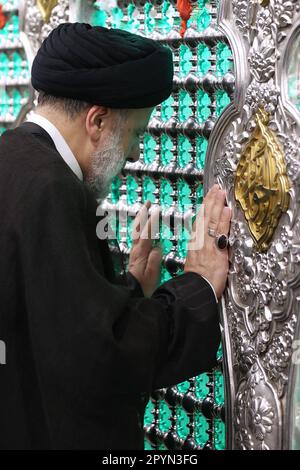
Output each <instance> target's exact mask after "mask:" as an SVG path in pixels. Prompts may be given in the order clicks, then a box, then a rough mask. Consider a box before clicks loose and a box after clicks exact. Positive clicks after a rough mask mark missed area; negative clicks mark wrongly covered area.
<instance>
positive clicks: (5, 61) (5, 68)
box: [0, 52, 9, 76]
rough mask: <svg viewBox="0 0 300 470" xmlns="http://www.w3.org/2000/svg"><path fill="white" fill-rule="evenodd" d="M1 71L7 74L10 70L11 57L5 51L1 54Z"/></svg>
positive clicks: (2, 73)
mask: <svg viewBox="0 0 300 470" xmlns="http://www.w3.org/2000/svg"><path fill="white" fill-rule="evenodd" d="M0 71H1V75H4V76H7V75H8V72H9V58H8V56H7V55H6V54H5V52H1V54H0Z"/></svg>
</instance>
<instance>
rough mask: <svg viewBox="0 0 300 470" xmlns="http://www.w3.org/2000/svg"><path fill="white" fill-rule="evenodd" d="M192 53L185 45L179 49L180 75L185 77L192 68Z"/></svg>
mask: <svg viewBox="0 0 300 470" xmlns="http://www.w3.org/2000/svg"><path fill="white" fill-rule="evenodd" d="M192 59H193V53H192V51H191V49H190V48H189V47H188V46H187V45H186V44H181V46H180V49H179V65H180V74H181V75H182V76H186V75H187V74H188V73H189V72H190V71H191V70H192V68H193V63H192Z"/></svg>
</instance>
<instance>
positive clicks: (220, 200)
mask: <svg viewBox="0 0 300 470" xmlns="http://www.w3.org/2000/svg"><path fill="white" fill-rule="evenodd" d="M224 202H225V192H224V191H222V190H218V191H217V192H216V193H215V197H214V202H213V205H211V206H209V207H207V206H205V207H204V219H205V220H204V229H205V236H207V237H208V238H210V240H211V241H212V239H213V237H211V236H210V235H208V230H209V229H210V230H212V231H215V232H216V231H217V228H218V226H219V223H220V219H221V215H222V211H223V209H224Z"/></svg>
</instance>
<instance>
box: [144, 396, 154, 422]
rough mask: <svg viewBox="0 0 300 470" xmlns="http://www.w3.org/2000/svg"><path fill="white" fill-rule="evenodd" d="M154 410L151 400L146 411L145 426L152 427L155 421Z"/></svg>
mask: <svg viewBox="0 0 300 470" xmlns="http://www.w3.org/2000/svg"><path fill="white" fill-rule="evenodd" d="M153 410H154V406H153V403H152V401H151V400H149V401H148V403H147V406H146V409H145V414H144V423H145V426H150V425H151V423H152V421H153Z"/></svg>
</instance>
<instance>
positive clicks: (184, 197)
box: [178, 179, 192, 212]
mask: <svg viewBox="0 0 300 470" xmlns="http://www.w3.org/2000/svg"><path fill="white" fill-rule="evenodd" d="M190 196H191V189H190V187H189V185H188V184H187V183H186V182H185V181H184V180H182V179H180V180H179V181H178V208H179V210H180V211H181V212H184V211H186V210H187V209H189V208H190V207H191V204H192V202H191V198H190Z"/></svg>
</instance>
